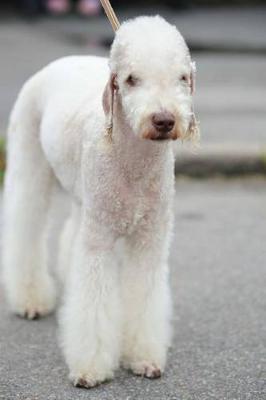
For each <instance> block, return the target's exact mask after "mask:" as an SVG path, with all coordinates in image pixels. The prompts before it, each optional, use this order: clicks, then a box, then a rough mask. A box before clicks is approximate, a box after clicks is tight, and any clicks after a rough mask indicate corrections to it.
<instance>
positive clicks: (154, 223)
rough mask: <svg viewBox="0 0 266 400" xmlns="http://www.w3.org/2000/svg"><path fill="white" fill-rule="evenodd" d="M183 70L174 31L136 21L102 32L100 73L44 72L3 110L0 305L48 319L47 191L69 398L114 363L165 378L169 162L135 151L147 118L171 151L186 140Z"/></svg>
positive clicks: (77, 62) (82, 63)
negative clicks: (106, 47)
mask: <svg viewBox="0 0 266 400" xmlns="http://www.w3.org/2000/svg"><path fill="white" fill-rule="evenodd" d="M191 71H192V63H191V59H190V55H189V51H188V48H187V46H186V44H185V42H184V40H183V38H182V36H181V35H180V33H179V32H178V31H177V29H176V28H175V27H174V26H172V25H170V24H168V23H167V22H166V21H165V20H164V19H162V18H160V17H139V18H137V19H134V20H131V21H128V22H125V23H123V24H122V26H121V28H120V29H119V30H118V32H117V33H116V36H115V40H114V43H113V45H112V49H111V55H110V60H109V66H108V60H107V59H105V58H99V57H90V56H86V57H82V56H77V57H76V56H75V57H67V58H64V59H61V60H58V61H55V62H53V63H52V64H50V65H49V66H47V67H46V68H44V69H43V70H41V71H40V72H39V73H37V74H36V75H35V76H33V77H32V78H31V79H30V80H29V81H28V82H27V83H26V84H25V85H24V87H23V89H22V91H21V93H20V95H19V97H18V100H17V102H16V104H15V107H14V109H13V112H12V115H11V121H10V127H9V143H8V169H7V174H6V180H5V190H4V224H5V229H4V238H3V262H4V282H5V287H6V292H7V298H8V301H9V304H10V307H11V309H12V310H13V311H14V312H15V313H17V314H20V315H22V316H26V317H28V318H29V319H32V318H35V317H37V316H42V315H45V314H48V313H49V312H51V311H52V310H53V309H54V307H55V303H56V290H55V283H54V281H53V279H52V276H51V275H50V273H49V271H48V269H47V262H46V242H45V227H46V219H47V213H48V209H49V204H50V199H51V196H52V194H53V187H54V185H57V184H58V183H60V185H61V186H62V187H63V188H64V189H65V190H66V191H67V192H68V193H69V194H70V196H71V198H72V200H73V201H72V212H71V215H70V217H69V219H68V220H67V222H66V225H65V229H64V231H63V234H62V237H61V255H60V264H61V265H60V270H61V274H63V276H64V280H65V284H66V288H65V294H64V302H63V306H62V311H61V313H60V326H61V329H60V331H61V335H60V338H61V345H62V348H63V352H64V355H65V359H66V362H67V364H68V366H69V369H70V378H71V380H72V381H73V383H74V384H75V385H77V386H84V387H92V386H94V385H96V384H98V383H100V382H103V381H105V380H107V379H110V378H112V377H113V374H114V371H115V370H116V368H117V367H118V366H119V364H120V363H122V364H123V365H124V366H125V367H126V368H129V369H131V370H132V371H133V372H134V373H136V374H139V375H143V376H147V377H150V378H155V377H158V376H160V374H161V372H162V371H163V370H164V368H165V363H166V355H167V348H168V346H169V341H170V336H171V335H170V331H171V329H170V315H171V302H170V295H169V286H168V265H167V258H168V251H169V243H170V236H171V230H172V224H173V213H172V202H173V196H174V156H173V148H172V143H173V142H172V141H171V140H165V141H162V140H161V141H156V140H149V138H151V137H152V135H154V134H156V132H155V131H154V129H153V127H152V125H151V116H152V115H154V113H158V112H160V111H162V110H167V111H168V112H171V114H172V115H174V116H175V126H174V129H173V132H174V135H175V137H174V136H173V138H176V137H186V136H187V132H188V128H189V123H190V121H191V115H192V114H191V109H192V96H191V86H192V81H191V76H192V74H191ZM102 97H103V99H102ZM112 105H113V132H112V138H111V139H110V137H109V136H108V134H107V133H106V132H107V131H106V127H107V125H108V124H109V125H110V123H111V122H112ZM109 127H110V126H109ZM118 244H119V246H118ZM122 246H123V247H122ZM118 247H119V249H120V250H119V253H120V256H121V254H122V255H123V262H122V263H119V262H118V259H117V257H116V253H117V251H118ZM121 249H123V252H122V250H121Z"/></svg>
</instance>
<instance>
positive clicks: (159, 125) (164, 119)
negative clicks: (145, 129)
mask: <svg viewBox="0 0 266 400" xmlns="http://www.w3.org/2000/svg"><path fill="white" fill-rule="evenodd" d="M151 122H152V126H153V128H154V132H153V134H152V135H151V137H150V139H151V140H168V139H173V137H172V131H173V128H174V126H175V117H174V115H173V114H171V113H170V112H167V111H163V112H160V113H156V114H153V115H152V117H151Z"/></svg>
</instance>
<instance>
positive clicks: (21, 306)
mask: <svg viewBox="0 0 266 400" xmlns="http://www.w3.org/2000/svg"><path fill="white" fill-rule="evenodd" d="M9 302H10V307H11V310H12V311H13V312H14V313H15V314H16V315H18V316H20V317H22V318H26V319H29V320H34V319H38V318H41V317H44V316H46V315H48V314H50V313H51V312H52V311H53V310H54V308H55V305H56V290H55V286H54V283H53V282H52V281H50V282H49V283H47V284H46V285H43V286H42V285H39V287H34V288H32V287H29V288H24V287H22V286H19V285H18V286H17V291H16V292H15V294H14V293H12V295H11V296H9Z"/></svg>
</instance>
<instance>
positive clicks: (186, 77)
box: [180, 74, 188, 83]
mask: <svg viewBox="0 0 266 400" xmlns="http://www.w3.org/2000/svg"><path fill="white" fill-rule="evenodd" d="M180 81H181V82H183V83H187V82H188V76H187V75H185V74H183V75H181V77H180Z"/></svg>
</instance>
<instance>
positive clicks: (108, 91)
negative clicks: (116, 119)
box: [102, 74, 118, 117]
mask: <svg viewBox="0 0 266 400" xmlns="http://www.w3.org/2000/svg"><path fill="white" fill-rule="evenodd" d="M117 89H118V85H117V77H116V74H111V75H110V78H109V79H108V82H107V83H106V85H105V88H104V92H103V97H102V104H103V110H104V113H105V115H106V116H107V117H108V115H109V114H110V112H112V108H113V102H114V93H115V91H116V90H117Z"/></svg>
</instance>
